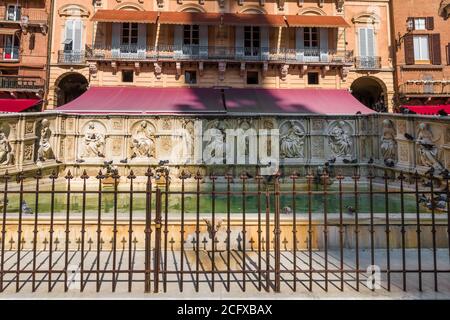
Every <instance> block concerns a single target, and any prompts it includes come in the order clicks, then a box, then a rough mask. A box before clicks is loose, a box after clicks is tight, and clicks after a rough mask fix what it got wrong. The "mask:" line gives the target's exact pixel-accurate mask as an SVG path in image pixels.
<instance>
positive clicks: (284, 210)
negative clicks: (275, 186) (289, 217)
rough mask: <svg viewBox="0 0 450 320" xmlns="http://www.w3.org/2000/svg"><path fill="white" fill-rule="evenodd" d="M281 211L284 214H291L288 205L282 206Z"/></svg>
mask: <svg viewBox="0 0 450 320" xmlns="http://www.w3.org/2000/svg"><path fill="white" fill-rule="evenodd" d="M283 213H284V214H292V209H291V208H290V207H287V206H286V207H284V208H283Z"/></svg>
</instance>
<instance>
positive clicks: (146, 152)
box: [131, 121, 154, 158]
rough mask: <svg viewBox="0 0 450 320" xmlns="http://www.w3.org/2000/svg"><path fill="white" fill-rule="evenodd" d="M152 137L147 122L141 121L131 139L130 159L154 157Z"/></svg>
mask: <svg viewBox="0 0 450 320" xmlns="http://www.w3.org/2000/svg"><path fill="white" fill-rule="evenodd" d="M153 139H154V135H153V133H152V131H151V128H150V126H149V125H148V122H147V121H141V123H140V124H139V127H138V129H137V131H136V133H135V135H134V136H133V138H132V145H131V149H132V155H131V158H145V157H147V158H150V157H153V156H154V143H153Z"/></svg>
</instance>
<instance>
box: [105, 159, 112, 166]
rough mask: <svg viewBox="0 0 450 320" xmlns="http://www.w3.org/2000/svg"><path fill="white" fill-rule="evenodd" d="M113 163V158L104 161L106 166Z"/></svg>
mask: <svg viewBox="0 0 450 320" xmlns="http://www.w3.org/2000/svg"><path fill="white" fill-rule="evenodd" d="M112 163H113V161H112V160H110V161H103V165H104V166H105V167H107V166H110V165H112Z"/></svg>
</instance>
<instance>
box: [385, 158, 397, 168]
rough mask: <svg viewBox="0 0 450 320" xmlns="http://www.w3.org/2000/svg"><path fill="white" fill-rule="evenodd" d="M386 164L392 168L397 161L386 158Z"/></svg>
mask: <svg viewBox="0 0 450 320" xmlns="http://www.w3.org/2000/svg"><path fill="white" fill-rule="evenodd" d="M384 164H385V165H386V167H389V168H392V167H394V166H395V162H394V160H392V159H386V160H384Z"/></svg>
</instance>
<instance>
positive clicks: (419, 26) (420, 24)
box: [414, 18, 427, 30]
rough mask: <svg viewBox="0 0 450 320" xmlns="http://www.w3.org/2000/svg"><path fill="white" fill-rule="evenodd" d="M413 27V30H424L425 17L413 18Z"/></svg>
mask: <svg viewBox="0 0 450 320" xmlns="http://www.w3.org/2000/svg"><path fill="white" fill-rule="evenodd" d="M414 29H415V30H426V29H427V27H426V19H425V18H414Z"/></svg>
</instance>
